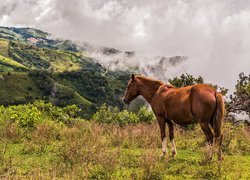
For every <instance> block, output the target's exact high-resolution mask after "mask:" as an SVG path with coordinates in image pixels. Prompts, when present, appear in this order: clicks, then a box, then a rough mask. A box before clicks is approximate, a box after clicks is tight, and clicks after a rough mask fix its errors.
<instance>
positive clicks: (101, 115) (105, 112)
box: [92, 104, 154, 126]
mask: <svg viewBox="0 0 250 180" xmlns="http://www.w3.org/2000/svg"><path fill="white" fill-rule="evenodd" d="M92 119H93V120H94V121H95V122H98V123H104V124H117V125H119V126H124V125H128V124H136V123H139V122H146V123H151V122H152V121H153V120H154V115H153V113H152V112H150V111H148V110H147V108H145V107H143V108H141V109H140V110H139V112H138V113H134V112H129V111H128V110H123V111H119V110H118V108H116V107H115V108H112V107H107V106H106V104H103V105H102V106H101V107H100V109H99V111H97V112H96V113H95V114H94V115H93V117H92Z"/></svg>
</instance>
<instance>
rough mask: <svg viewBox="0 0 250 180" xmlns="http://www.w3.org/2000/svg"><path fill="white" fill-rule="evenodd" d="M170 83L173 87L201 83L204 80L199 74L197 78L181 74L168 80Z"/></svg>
mask: <svg viewBox="0 0 250 180" xmlns="http://www.w3.org/2000/svg"><path fill="white" fill-rule="evenodd" d="M168 81H169V83H170V84H172V85H174V86H175V87H184V86H189V85H193V84H202V83H204V80H203V78H202V77H201V76H198V77H197V78H195V77H193V76H192V75H190V74H187V73H186V74H182V75H181V76H180V77H174V78H173V79H169V80H168Z"/></svg>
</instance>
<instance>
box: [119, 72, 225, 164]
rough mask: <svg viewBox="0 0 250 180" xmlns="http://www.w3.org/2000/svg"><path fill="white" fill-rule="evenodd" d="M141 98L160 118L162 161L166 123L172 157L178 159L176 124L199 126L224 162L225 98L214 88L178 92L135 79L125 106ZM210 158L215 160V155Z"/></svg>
mask: <svg viewBox="0 0 250 180" xmlns="http://www.w3.org/2000/svg"><path fill="white" fill-rule="evenodd" d="M139 95H142V96H143V97H144V98H145V99H146V101H147V102H148V103H149V104H150V105H151V107H152V110H153V112H154V114H155V116H156V117H157V121H158V124H159V127H160V131H161V139H162V157H164V155H165V154H166V151H167V147H166V141H167V139H166V132H165V124H166V123H167V125H168V128H169V138H170V142H171V144H172V155H173V156H175V155H176V147H175V142H174V123H176V124H180V125H188V124H192V123H197V122H198V123H199V124H200V126H201V129H202V130H203V132H204V134H205V136H206V139H207V141H208V143H209V145H212V144H213V142H215V144H216V145H218V147H219V150H218V152H217V153H218V159H219V160H222V159H223V155H222V152H221V142H222V134H221V128H222V123H223V117H224V103H223V98H222V95H221V94H220V93H218V92H216V91H215V89H214V88H213V87H211V86H209V85H206V84H197V85H192V86H187V87H182V88H175V87H174V86H172V85H166V84H164V83H163V82H162V81H159V80H154V79H151V78H148V77H144V76H140V75H139V76H135V75H132V77H131V79H130V81H129V82H128V86H127V89H126V92H125V96H124V98H123V101H124V103H125V104H129V103H130V102H131V101H132V100H133V99H135V98H136V97H137V96H139ZM210 147H211V146H210ZM210 158H212V153H211V152H210Z"/></svg>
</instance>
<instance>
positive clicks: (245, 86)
mask: <svg viewBox="0 0 250 180" xmlns="http://www.w3.org/2000/svg"><path fill="white" fill-rule="evenodd" d="M230 99H231V101H230V102H229V104H228V107H227V109H228V111H230V112H234V111H246V112H247V113H248V114H249V115H250V75H248V76H247V75H245V74H244V73H240V74H239V80H238V81H237V84H236V86H235V91H234V94H233V95H231V96H230Z"/></svg>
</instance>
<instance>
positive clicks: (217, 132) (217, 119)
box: [213, 93, 225, 141]
mask: <svg viewBox="0 0 250 180" xmlns="http://www.w3.org/2000/svg"><path fill="white" fill-rule="evenodd" d="M215 98H216V106H215V111H214V115H213V130H214V137H215V138H220V139H221V141H222V136H221V135H222V134H221V133H222V132H221V131H222V125H223V120H224V113H225V107H224V102H223V97H222V95H221V94H220V93H215Z"/></svg>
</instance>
